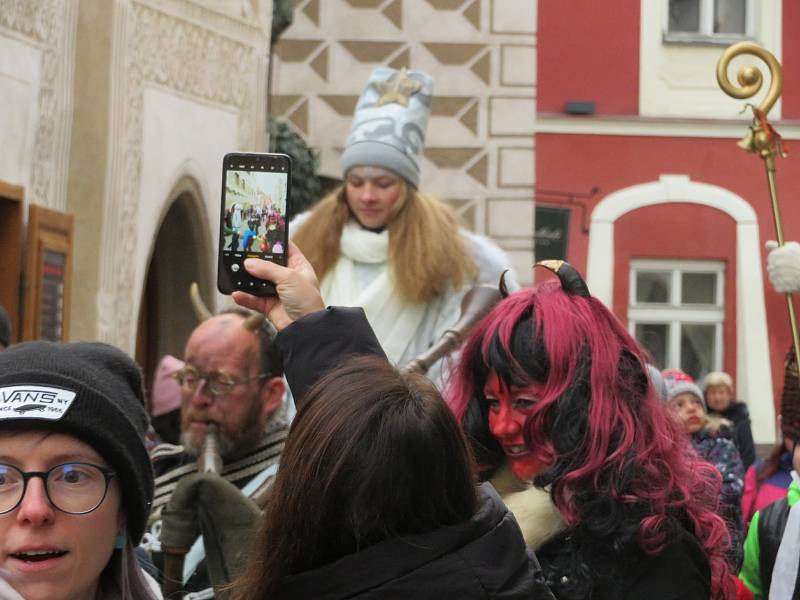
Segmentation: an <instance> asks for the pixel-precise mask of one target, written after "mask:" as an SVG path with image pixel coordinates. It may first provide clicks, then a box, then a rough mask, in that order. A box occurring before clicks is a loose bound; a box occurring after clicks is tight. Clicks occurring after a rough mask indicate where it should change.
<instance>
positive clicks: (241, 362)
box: [143, 309, 288, 599]
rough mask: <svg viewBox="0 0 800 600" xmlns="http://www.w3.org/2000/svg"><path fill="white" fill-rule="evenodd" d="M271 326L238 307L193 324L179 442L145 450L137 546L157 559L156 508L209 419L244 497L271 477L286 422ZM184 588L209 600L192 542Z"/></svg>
mask: <svg viewBox="0 0 800 600" xmlns="http://www.w3.org/2000/svg"><path fill="white" fill-rule="evenodd" d="M273 339H274V330H273V329H272V327H271V326H270V325H269V324H268V323H266V322H265V321H264V320H263V319H261V320H260V321H254V320H253V318H252V317H251V316H250V313H248V312H247V311H244V310H240V309H233V310H231V311H226V312H223V313H221V314H219V315H216V316H213V317H210V318H208V319H207V320H205V321H203V322H202V323H200V325H198V326H197V327H196V328H195V329H194V331H193V332H192V334H191V336H190V337H189V340H188V342H187V343H186V350H185V356H184V361H185V363H186V364H185V366H184V367H183V368H182V369H180V370H179V371H178V372H177V373H176V375H175V377H176V379H177V381H178V383H179V384H180V386H181V445H180V446H173V445H169V444H161V445H159V446H156V448H154V449H153V450H152V452H151V459H152V460H153V467H154V469H155V472H156V492H155V499H154V501H153V511H152V514H151V518H150V523H149V527H148V533H146V534H145V540H144V544H143V545H144V546H145V548H146V549H147V550H149V551H150V553H151V555H152V556H153V560H154V562H155V563H156V565H157V566H160V563H161V558H162V557H161V556H160V554H161V546H160V531H161V511H162V509H163V508H164V506H165V505H166V504H167V502H168V501H169V499H170V497H171V495H172V492H173V491H174V490H175V488H176V486H177V485H178V483H179V482H180V481H181V480H182V479H183V478H185V477H188V476H189V475H192V474H193V473H196V472H197V464H196V460H197V457H198V454H199V453H200V451H201V449H202V447H203V442H204V440H205V437H206V433H207V432H208V429H209V425H211V424H214V425H216V427H217V430H218V444H219V450H220V456H221V458H222V462H223V470H222V476H223V477H224V478H225V479H226V480H228V481H230V482H231V483H232V484H233V485H235V486H236V487H238V488H239V489H240V490H241V491H242V493H243V494H244V495H245V496H250V495H251V494H252V493H253V492H254V491H255V490H256V489H258V488H259V487H260V486H261V485H262V484H263V483H264V482H265V481H267V480H268V479H270V478H271V477H274V475H275V473H276V471H277V468H278V462H279V459H280V453H281V451H282V450H283V445H284V442H285V440H286V434H287V432H288V424H287V422H286V420H285V419H284V418H283V417H282V416H281V411H280V410H279V409H280V408H281V406H282V403H283V399H284V392H285V387H284V380H283V378H282V369H281V366H280V359H279V357H278V355H277V353H276V350H275V348H274V346H273ZM184 589H185V591H186V592H194V593H195V594H197V595H195V596H193V598H197V599H200V598H213V597H214V596H213V590H212V589H211V586H210V580H209V576H208V571H207V569H206V567H205V551H204V548H203V544H202V540H199V541H198V542H197V543H195V545H194V546H193V547H192V550H190V552H189V554H187V555H186V559H185V563H184Z"/></svg>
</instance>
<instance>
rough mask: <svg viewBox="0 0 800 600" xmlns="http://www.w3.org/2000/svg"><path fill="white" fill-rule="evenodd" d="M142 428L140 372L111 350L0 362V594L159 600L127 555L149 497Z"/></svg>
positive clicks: (91, 348)
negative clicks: (1, 581)
mask: <svg viewBox="0 0 800 600" xmlns="http://www.w3.org/2000/svg"><path fill="white" fill-rule="evenodd" d="M146 428H147V416H146V414H145V409H144V396H143V391H142V380H141V373H140V371H139V368H138V367H137V366H136V365H135V363H134V362H133V361H132V360H131V359H130V358H128V357H127V356H126V355H125V354H123V353H122V352H120V351H119V350H117V349H115V348H112V347H111V346H106V345H104V344H96V343H79V344H50V343H44V342H32V343H26V344H19V345H17V346H14V347H13V348H10V349H9V350H7V351H6V352H3V353H0V577H2V579H4V580H5V582H6V583H7V584H9V585H10V586H11V587H12V588H13V589H14V590H15V591H16V594H15V593H14V592H12V591H11V590H6V591H2V588H0V597H2V598H4V599H7V598H8V599H10V598H20V597H21V598H25V599H26V600H38V599H42V600H44V599H47V600H59V599H64V600H66V599H70V600H95V599H99V598H103V599H104V600H105V599H114V600H116V599H120V600H123V599H124V600H127V599H136V600H139V599H144V600H147V599H152V598H158V597H160V596H159V594H158V592H157V589H156V588H155V585H154V583H153V582H152V580H151V579H149V577H148V576H146V575H145V574H144V572H143V571H142V570H141V568H140V567H139V565H138V563H137V561H136V558H135V556H134V546H135V545H136V544H138V541H139V538H140V537H141V535H142V532H143V530H144V525H145V521H146V519H147V515H148V512H149V508H150V504H151V500H152V497H153V474H152V469H151V467H150V462H149V460H148V456H147V452H146V450H145V447H144V434H145V430H146ZM17 594H18V595H17Z"/></svg>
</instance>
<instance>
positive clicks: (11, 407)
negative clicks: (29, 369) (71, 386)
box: [0, 385, 76, 421]
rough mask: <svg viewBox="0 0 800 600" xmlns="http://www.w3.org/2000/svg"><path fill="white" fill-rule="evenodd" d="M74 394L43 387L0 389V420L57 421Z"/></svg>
mask: <svg viewBox="0 0 800 600" xmlns="http://www.w3.org/2000/svg"><path fill="white" fill-rule="evenodd" d="M75 395H76V394H75V392H73V391H70V390H65V389H63V388H56V387H50V386H44V385H12V386H8V387H0V420H2V419H46V420H48V421H58V420H59V419H60V418H61V417H63V416H64V415H65V414H66V413H67V410H69V407H70V406H71V405H72V402H73V401H74V400H75Z"/></svg>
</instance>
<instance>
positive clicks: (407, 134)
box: [342, 67, 433, 187]
mask: <svg viewBox="0 0 800 600" xmlns="http://www.w3.org/2000/svg"><path fill="white" fill-rule="evenodd" d="M432 98H433V78H432V77H431V76H430V75H428V74H427V73H423V72H422V71H408V70H406V69H405V68H403V69H402V70H400V71H397V70H395V69H390V68H388V67H381V68H378V69H375V70H374V71H373V72H372V75H370V77H369V80H368V81H367V87H366V89H365V90H364V93H363V94H361V97H360V98H359V99H358V104H357V105H356V112H355V114H354V115H353V126H352V128H351V129H350V136H349V137H348V138H347V142H346V143H345V149H344V153H343V154H342V172H343V173H344V174H345V175H347V173H348V171H350V169H352V168H353V167H357V166H360V165H369V166H374V167H383V168H385V169H389V170H390V171H393V172H394V173H397V174H398V175H400V176H401V177H402V178H403V179H405V180H406V181H407V182H408V183H410V184H411V185H413V186H414V187H418V186H419V174H420V167H419V161H420V157H421V155H422V150H423V148H424V146H425V130H426V129H427V127H428V117H429V116H430V114H431V100H432Z"/></svg>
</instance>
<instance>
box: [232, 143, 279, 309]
mask: <svg viewBox="0 0 800 600" xmlns="http://www.w3.org/2000/svg"><path fill="white" fill-rule="evenodd" d="M269 157H281V158H285V159H286V160H287V162H288V165H287V170H286V217H285V224H286V232H285V234H284V241H285V244H284V248H285V249H284V252H283V254H282V255H281V259H282V260H275V259H272V262H274V263H276V264H279V265H283V266H286V263H287V260H288V252H289V244H288V241H289V218H290V216H291V209H290V202H289V199H290V198H291V185H292V160H291V157H289V156H288V155H286V154H272V153H271V154H266V153H245V152H234V153H230V154H226V155H225V157H224V158H223V159H222V191H221V194H220V217H219V218H220V223H219V250H218V251H217V289H218V290H219V291H220V292H221V293H223V294H227V295H230V294H232V293H233V292H236V291H242V292H247V293H248V294H252V295H254V296H277V295H278V293H277V291H276V290H275V285H274V284H273V283H272V282H271V281H265V280H263V279H258V278H256V277H253V276H252V275H250V274H249V273H248V272H247V271H246V270H245V268H244V260H245V258H247V257H248V256H253V255H257V254H260V253H258V252H246V251H238V252H233V251H232V252H231V254H230V255H228V256H226V255H225V252H224V242H225V227H224V217H225V182H226V178H227V172H228V170H229V169H227V168H226V165H227V164H228V161H230V160H232V159H233V160H235V159H237V158H241V159H243V160H245V161H248V162H250V161H252V160H254V159H257V158H263V159H265V160H266V159H268V158H269ZM259 258H263V257H262V256H259Z"/></svg>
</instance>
